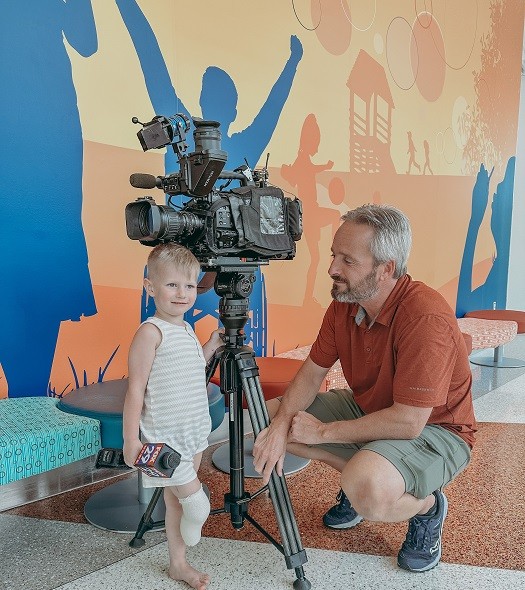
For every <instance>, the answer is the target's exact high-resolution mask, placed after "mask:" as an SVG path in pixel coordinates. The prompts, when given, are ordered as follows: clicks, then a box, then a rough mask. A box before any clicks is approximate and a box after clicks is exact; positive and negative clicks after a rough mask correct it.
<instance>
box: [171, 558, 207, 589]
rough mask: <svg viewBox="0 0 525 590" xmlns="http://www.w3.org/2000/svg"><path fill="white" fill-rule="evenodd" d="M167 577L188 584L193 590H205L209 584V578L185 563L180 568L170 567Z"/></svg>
mask: <svg viewBox="0 0 525 590" xmlns="http://www.w3.org/2000/svg"><path fill="white" fill-rule="evenodd" d="M168 575H169V577H170V578H172V579H173V580H181V581H183V582H186V584H189V585H190V586H191V587H192V588H195V590H206V589H207V588H208V585H209V583H210V576H208V574H205V573H204V572H199V571H198V570H196V569H195V568H194V567H191V565H190V564H189V563H188V562H186V563H184V564H182V565H181V566H180V567H175V566H171V567H170V569H169V571H168Z"/></svg>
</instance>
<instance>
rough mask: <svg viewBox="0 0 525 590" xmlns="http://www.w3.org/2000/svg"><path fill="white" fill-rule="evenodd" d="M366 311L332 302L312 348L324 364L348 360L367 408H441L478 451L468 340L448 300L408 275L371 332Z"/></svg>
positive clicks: (349, 374) (436, 415)
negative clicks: (395, 403)
mask: <svg viewBox="0 0 525 590" xmlns="http://www.w3.org/2000/svg"><path fill="white" fill-rule="evenodd" d="M364 313H365V312H364V310H363V309H362V308H361V306H360V305H358V304H356V303H353V304H349V303H338V302H337V301H332V303H331V304H330V306H329V307H328V309H327V310H326V313H325V316H324V319H323V323H322V325H321V329H320V331H319V334H318V336H317V339H316V341H315V343H314V344H313V346H312V350H311V351H310V358H311V359H312V360H313V362H314V363H316V364H317V365H319V366H321V367H327V368H328V367H331V366H332V365H333V364H334V363H335V361H336V360H337V359H340V361H341V366H342V369H343V373H344V376H345V378H346V381H347V382H348V384H349V386H350V388H351V389H352V391H353V394H354V398H355V401H356V402H357V404H358V405H359V407H360V408H361V409H362V410H363V412H365V414H369V413H371V412H377V411H378V410H382V409H384V408H388V407H390V406H391V405H392V404H393V403H394V401H396V402H399V403H401V404H406V405H408V406H417V407H422V408H433V410H432V413H431V414H430V417H429V420H428V424H439V425H440V426H443V427H444V428H447V429H448V430H451V431H452V432H454V433H455V434H457V435H459V436H460V437H461V438H463V439H464V440H465V442H466V443H467V444H468V445H469V446H470V447H472V445H473V443H474V433H475V432H476V430H477V426H476V419H475V417H474V408H473V406H472V392H471V388H472V373H471V370H470V364H469V360H468V355H467V349H466V346H465V341H464V339H463V336H462V335H461V332H460V330H459V327H458V322H457V320H456V317H455V315H454V313H453V311H452V309H451V308H450V306H449V305H448V303H447V302H446V301H445V299H444V298H443V297H442V296H441V295H440V294H439V293H438V292H437V291H435V290H434V289H432V288H430V287H428V286H427V285H425V284H424V283H421V282H419V281H414V280H412V278H411V277H410V276H409V275H405V276H403V277H401V278H400V279H399V280H398V281H397V283H396V286H395V287H394V290H393V291H392V293H390V295H389V297H388V299H387V300H386V302H385V304H384V305H383V309H382V310H381V312H380V314H379V316H378V317H377V319H376V321H375V322H374V323H373V325H372V326H370V328H368V327H367V325H366V322H365V319H364Z"/></svg>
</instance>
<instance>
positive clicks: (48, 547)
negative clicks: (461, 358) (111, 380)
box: [0, 335, 525, 590]
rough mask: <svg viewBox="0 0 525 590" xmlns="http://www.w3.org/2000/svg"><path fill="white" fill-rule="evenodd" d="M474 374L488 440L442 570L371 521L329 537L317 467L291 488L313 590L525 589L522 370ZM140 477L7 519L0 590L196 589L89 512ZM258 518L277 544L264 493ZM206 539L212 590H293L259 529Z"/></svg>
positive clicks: (222, 526)
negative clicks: (404, 560) (400, 555)
mask: <svg viewBox="0 0 525 590" xmlns="http://www.w3.org/2000/svg"><path fill="white" fill-rule="evenodd" d="M505 353H506V354H508V355H509V356H514V357H518V358H524V359H525V335H524V336H518V337H517V338H516V339H515V340H514V341H513V342H512V343H510V344H509V345H507V347H506V350H505ZM474 354H476V355H479V354H481V353H474ZM484 355H485V356H486V351H485V352H484ZM471 367H472V372H473V378H474V387H473V396H474V405H475V410H476V415H477V418H478V420H479V421H480V430H479V432H478V436H477V443H476V447H475V452H474V454H473V459H472V463H471V465H470V466H469V468H468V469H467V471H465V472H464V473H463V474H462V475H461V476H460V477H459V478H458V479H457V480H456V481H454V482H453V483H452V484H450V485H449V486H448V487H447V488H446V494H447V497H448V500H449V514H448V517H447V520H446V522H445V528H444V533H443V556H442V560H441V563H440V564H439V566H438V567H437V568H435V569H434V570H432V571H430V572H426V573H424V574H411V573H409V572H405V571H403V570H400V569H399V568H398V567H397V566H396V563H395V556H396V555H397V551H398V549H399V546H400V544H401V543H402V541H403V539H404V536H405V533H406V524H405V523H403V524H380V523H370V522H366V521H365V522H363V523H362V524H360V525H359V526H358V527H356V528H355V529H353V530H351V531H330V530H328V529H326V528H324V527H323V525H322V523H321V517H322V514H323V513H324V512H325V511H326V509H327V508H328V507H330V506H331V505H332V504H333V502H334V498H335V495H336V494H337V491H338V481H337V474H335V473H333V472H332V471H331V470H330V469H329V468H327V467H325V466H323V465H321V464H318V463H315V462H311V463H310V464H309V465H308V466H307V467H306V468H304V469H303V470H301V471H299V472H297V473H295V474H292V475H289V476H288V477H287V483H288V489H289V491H290V496H291V499H292V504H293V508H294V512H295V517H296V520H297V524H298V527H299V531H300V534H301V540H302V545H303V546H304V548H305V549H306V553H307V557H308V562H307V563H305V564H304V572H305V575H306V577H307V578H308V580H309V581H310V582H311V583H312V588H313V589H319V590H321V589H322V590H325V589H326V590H328V589H330V590H332V589H336V590H339V589H341V590H342V589H343V588H344V589H347V588H356V589H363V590H366V589H369V588H370V589H372V588H374V589H377V588H382V589H383V590H410V589H412V588H414V589H415V588H428V589H431V590H433V589H436V590H438V589H439V590H441V589H448V588H462V589H476V590H485V589H486V590H489V589H490V590H504V589H507V588H508V589H509V590H510V589H512V590H517V589H519V588H525V536H524V535H523V531H522V523H523V522H524V520H525V503H524V501H523V494H524V491H525V367H524V368H520V369H493V368H489V367H481V366H478V365H474V364H472V365H471ZM221 429H222V427H221V428H220V429H218V430H217V431H215V433H214V436H215V437H216V440H219V439H220V438H221V436H223V435H224V432H221ZM212 442H213V441H212ZM216 447H217V444H213V445H212V446H211V447H210V448H209V449H208V450H207V451H206V452H205V455H204V458H203V463H202V468H201V472H200V475H201V479H202V481H203V482H205V483H206V485H207V486H208V489H209V491H210V498H211V503H212V508H220V507H222V505H223V496H224V494H225V493H226V492H228V491H229V478H228V476H227V475H226V474H224V473H222V472H220V471H218V470H217V469H216V468H215V467H214V466H213V465H212V461H211V455H212V453H213V451H214V450H215V448H216ZM135 478H136V474H133V473H129V472H127V473H124V474H122V475H120V476H118V477H116V478H115V477H113V478H111V479H110V480H105V481H100V482H97V483H93V484H90V485H84V486H83V487H81V488H78V489H76V490H74V491H69V492H65V493H62V494H58V495H55V496H53V497H50V498H46V499H44V500H40V501H36V502H32V503H30V504H25V505H22V506H18V507H17V508H11V509H9V510H4V511H2V512H0V538H1V542H0V590H11V589H13V590H15V589H21V590H25V589H27V590H29V589H30V590H50V589H52V588H60V589H63V590H76V589H88V588H89V589H90V590H102V589H107V590H112V589H117V588H118V589H119V590H120V589H123V588H126V589H127V590H128V589H129V590H133V589H139V588H140V589H155V590H162V589H164V588H166V589H167V588H171V589H175V588H181V589H182V588H188V586H187V585H186V584H183V583H178V582H174V581H172V580H170V579H168V577H167V574H166V568H167V564H168V557H167V545H166V540H165V539H166V538H165V534H164V532H163V531H161V530H160V531H159V530H157V531H151V532H148V533H147V534H146V535H145V540H146V544H145V545H144V547H142V548H140V549H134V548H131V547H129V545H128V542H129V540H130V539H131V538H132V536H133V534H132V533H127V534H124V533H115V532H111V531H107V530H103V529H101V528H98V527H95V526H93V525H91V524H89V523H88V522H87V521H86V519H85V516H84V505H85V503H86V501H87V500H88V499H89V498H90V497H92V495H93V494H94V493H96V492H98V491H99V490H101V489H106V488H107V486H108V485H114V484H115V482H117V483H119V482H123V481H125V480H128V479H129V480H134V479H135ZM135 483H136V482H134V481H130V482H129V484H130V485H135ZM119 485H121V484H119ZM259 486H260V483H259V480H257V479H252V478H247V479H246V489H247V491H248V492H251V493H253V492H254V491H256V490H257V489H259ZM1 492H2V490H1V489H0V494H1ZM0 510H2V502H1V500H0ZM249 513H250V515H251V516H252V517H253V518H254V519H256V520H257V521H258V522H259V523H260V524H261V525H262V526H263V527H264V528H265V529H267V530H268V532H270V533H271V534H273V535H275V536H276V537H277V538H278V537H279V535H278V532H277V526H276V524H275V513H274V509H273V504H272V502H271V501H270V499H269V497H268V495H267V494H266V493H263V494H261V496H259V497H258V498H257V499H255V500H254V501H253V502H251V503H250V508H249ZM203 534H204V537H203V539H202V541H201V542H200V543H199V544H198V545H197V546H196V547H193V548H191V549H189V551H188V555H189V560H190V561H191V563H192V564H193V565H195V567H197V568H199V569H203V570H205V571H207V572H208V573H209V574H210V575H211V577H212V584H211V586H210V588H211V589H217V590H222V589H224V590H233V589H237V588H238V589H241V588H242V589H243V590H244V589H251V588H257V589H269V590H270V589H272V590H274V589H275V590H279V589H281V588H282V589H290V588H292V587H293V586H292V583H293V581H294V579H295V576H294V573H293V570H288V569H286V565H285V562H284V558H283V556H282V555H281V554H280V553H279V552H278V551H277V550H276V549H275V548H274V547H273V546H272V545H271V544H269V543H268V542H266V541H265V539H264V537H262V536H261V534H260V533H259V532H258V531H257V530H256V529H255V528H254V527H253V526H252V525H251V524H250V523H248V522H247V523H246V524H245V526H244V528H243V529H242V530H240V531H237V530H235V529H234V528H233V527H232V525H231V522H230V518H229V515H227V514H219V515H214V516H210V518H209V519H208V521H207V523H206V524H205V527H204V529H203Z"/></svg>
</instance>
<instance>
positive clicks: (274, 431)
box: [253, 424, 288, 485]
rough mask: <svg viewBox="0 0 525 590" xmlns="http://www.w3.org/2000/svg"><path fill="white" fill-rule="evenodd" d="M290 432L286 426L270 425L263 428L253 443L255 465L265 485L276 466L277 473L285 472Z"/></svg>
mask: <svg viewBox="0 0 525 590" xmlns="http://www.w3.org/2000/svg"><path fill="white" fill-rule="evenodd" d="M287 435H288V432H287V429H285V428H278V427H274V425H273V424H272V425H270V426H268V427H267V428H265V429H264V430H261V432H259V434H258V435H257V438H256V439H255V444H254V445H253V467H254V469H255V471H257V472H258V473H260V474H262V476H263V485H266V484H267V483H268V482H269V481H270V475H271V474H272V471H273V469H274V467H275V469H276V471H277V475H279V476H281V475H282V474H283V464H284V455H285V453H286V438H287Z"/></svg>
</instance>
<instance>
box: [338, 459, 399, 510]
mask: <svg viewBox="0 0 525 590" xmlns="http://www.w3.org/2000/svg"><path fill="white" fill-rule="evenodd" d="M341 488H342V489H343V491H344V492H345V494H346V495H347V496H348V498H349V500H350V502H351V504H352V506H353V507H354V508H355V510H356V511H357V512H358V513H359V514H360V515H361V516H363V517H364V518H366V519H367V520H371V521H385V520H388V515H389V514H390V512H391V510H392V507H393V506H394V504H395V503H396V502H397V501H398V500H399V498H400V497H401V496H402V495H403V494H404V493H405V481H404V479H403V477H402V476H401V474H400V473H399V471H398V470H397V469H396V468H395V467H394V465H392V463H390V462H389V461H388V460H387V459H385V458H384V457H382V456H381V455H378V454H377V453H374V452H372V451H359V452H358V453H356V454H355V455H354V456H353V457H352V459H351V460H350V461H348V463H347V464H346V465H345V468H344V469H343V471H342V473H341Z"/></svg>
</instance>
